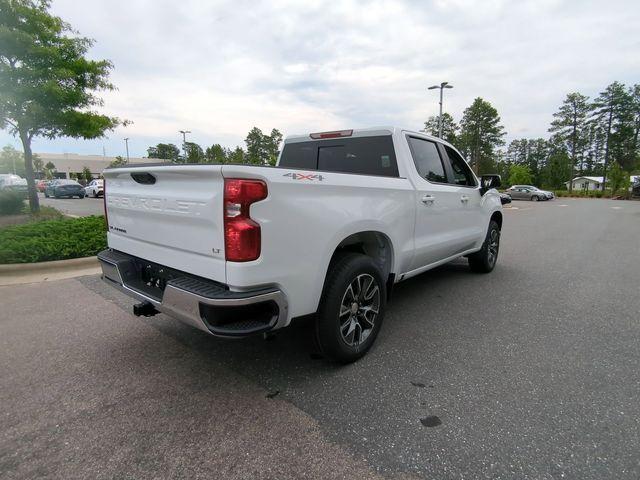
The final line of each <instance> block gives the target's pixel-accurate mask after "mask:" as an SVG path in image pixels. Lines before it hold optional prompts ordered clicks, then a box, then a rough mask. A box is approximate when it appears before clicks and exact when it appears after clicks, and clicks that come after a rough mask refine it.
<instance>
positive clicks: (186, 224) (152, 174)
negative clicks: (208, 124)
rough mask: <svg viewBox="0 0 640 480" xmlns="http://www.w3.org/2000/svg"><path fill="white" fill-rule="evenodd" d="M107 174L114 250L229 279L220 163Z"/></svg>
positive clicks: (134, 168)
mask: <svg viewBox="0 0 640 480" xmlns="http://www.w3.org/2000/svg"><path fill="white" fill-rule="evenodd" d="M104 177H105V204H106V207H107V217H108V223H109V226H108V234H107V237H108V243H109V247H110V248H113V249H115V250H120V251H123V252H126V253H128V254H130V255H134V256H136V257H140V258H142V259H145V260H149V261H151V262H155V263H158V264H160V265H166V266H168V267H172V268H175V269H178V270H184V271H188V272H190V273H192V274H195V275H199V276H201V277H205V278H210V279H212V280H216V281H218V282H225V281H226V272H225V258H224V225H223V216H222V209H223V197H224V179H223V177H222V167H221V166H220V165H162V166H138V167H131V168H118V169H113V170H106V171H105V172H104Z"/></svg>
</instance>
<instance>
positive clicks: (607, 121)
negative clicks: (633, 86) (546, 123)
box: [593, 82, 635, 191]
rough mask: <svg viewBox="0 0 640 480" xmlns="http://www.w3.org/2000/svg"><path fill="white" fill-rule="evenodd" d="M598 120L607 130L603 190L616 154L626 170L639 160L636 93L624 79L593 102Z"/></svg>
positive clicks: (608, 88) (605, 132)
mask: <svg viewBox="0 0 640 480" xmlns="http://www.w3.org/2000/svg"><path fill="white" fill-rule="evenodd" d="M593 107H594V109H595V112H594V114H593V118H594V121H595V122H596V123H598V125H600V127H601V128H602V131H603V132H604V165H603V172H602V176H603V182H602V190H603V191H604V188H605V183H606V181H607V169H608V165H609V161H610V159H611V158H612V157H613V158H614V159H615V160H616V161H618V163H619V164H620V166H621V167H622V168H623V169H625V170H631V168H633V164H634V163H635V152H633V151H632V148H633V96H632V95H631V94H630V93H629V92H628V91H627V90H626V89H625V87H624V85H623V84H622V83H620V82H613V83H612V84H610V85H608V86H607V88H605V90H604V91H603V92H601V93H600V95H599V96H598V97H597V98H596V99H595V101H594V102H593Z"/></svg>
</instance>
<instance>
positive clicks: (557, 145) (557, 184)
mask: <svg viewBox="0 0 640 480" xmlns="http://www.w3.org/2000/svg"><path fill="white" fill-rule="evenodd" d="M547 146H548V157H547V160H546V163H545V166H544V168H543V169H542V172H541V180H542V183H543V184H544V185H546V186H547V187H550V188H563V187H564V184H565V182H566V181H567V179H570V178H571V158H569V154H568V153H567V148H566V144H565V142H564V140H562V139H561V138H559V137H558V136H557V135H552V136H551V138H550V139H549V141H548V142H547Z"/></svg>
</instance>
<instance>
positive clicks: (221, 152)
mask: <svg viewBox="0 0 640 480" xmlns="http://www.w3.org/2000/svg"><path fill="white" fill-rule="evenodd" d="M230 153H231V152H229V151H228V150H227V149H226V148H224V147H223V146H222V145H220V144H219V143H215V144H213V145H211V146H210V147H207V149H206V150H205V152H204V158H205V160H206V161H207V162H208V163H218V164H222V163H227V159H228V158H229V155H230Z"/></svg>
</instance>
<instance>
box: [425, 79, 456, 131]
mask: <svg viewBox="0 0 640 480" xmlns="http://www.w3.org/2000/svg"><path fill="white" fill-rule="evenodd" d="M436 88H439V89H440V115H439V116H438V137H439V138H442V91H443V90H444V89H445V88H453V85H449V82H442V83H441V84H440V85H433V86H431V87H429V88H428V89H427V90H435V89H436Z"/></svg>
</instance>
